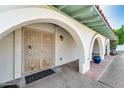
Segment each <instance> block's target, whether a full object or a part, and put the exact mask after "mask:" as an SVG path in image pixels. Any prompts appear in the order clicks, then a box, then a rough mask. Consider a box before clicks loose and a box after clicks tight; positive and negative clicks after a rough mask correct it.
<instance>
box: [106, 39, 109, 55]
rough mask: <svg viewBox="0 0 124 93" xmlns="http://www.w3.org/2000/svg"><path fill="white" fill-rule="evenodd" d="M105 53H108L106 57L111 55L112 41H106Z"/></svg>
mask: <svg viewBox="0 0 124 93" xmlns="http://www.w3.org/2000/svg"><path fill="white" fill-rule="evenodd" d="M105 53H106V55H110V54H109V53H110V40H108V39H107V40H106V41H105Z"/></svg>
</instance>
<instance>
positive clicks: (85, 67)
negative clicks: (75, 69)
mask: <svg viewBox="0 0 124 93" xmlns="http://www.w3.org/2000/svg"><path fill="white" fill-rule="evenodd" d="M89 69H90V61H87V62H83V61H81V60H80V61H79V72H80V73H82V74H84V73H85V72H87V71H88V70H89Z"/></svg>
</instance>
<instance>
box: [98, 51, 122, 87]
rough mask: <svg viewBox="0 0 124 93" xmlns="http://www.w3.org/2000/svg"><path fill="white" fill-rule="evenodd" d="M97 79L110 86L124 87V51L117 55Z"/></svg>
mask: <svg viewBox="0 0 124 93" xmlns="http://www.w3.org/2000/svg"><path fill="white" fill-rule="evenodd" d="M98 81H99V82H101V83H103V84H106V85H108V86H110V87H115V88H119V87H121V88H124V52H121V53H119V54H118V55H117V57H116V58H115V59H114V60H113V62H112V63H111V64H110V66H109V67H108V68H107V69H106V71H105V72H104V73H103V75H102V76H101V77H100V78H99V80H98Z"/></svg>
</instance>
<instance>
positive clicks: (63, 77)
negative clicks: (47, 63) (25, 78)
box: [25, 62, 108, 88]
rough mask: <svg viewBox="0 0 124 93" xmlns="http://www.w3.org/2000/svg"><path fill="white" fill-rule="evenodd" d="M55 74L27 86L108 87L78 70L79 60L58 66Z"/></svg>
mask: <svg viewBox="0 0 124 93" xmlns="http://www.w3.org/2000/svg"><path fill="white" fill-rule="evenodd" d="M54 71H55V72H56V73H55V74H53V75H50V76H48V77H45V78H43V79H40V80H37V81H35V82H33V83H30V84H28V85H26V86H25V87H27V88H105V87H108V86H106V85H104V84H101V83H99V82H97V81H95V80H92V79H89V78H87V77H86V76H85V75H83V74H81V73H79V72H78V62H72V63H69V64H66V65H63V66H60V67H57V68H54Z"/></svg>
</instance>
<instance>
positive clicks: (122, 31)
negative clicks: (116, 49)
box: [113, 25, 124, 45]
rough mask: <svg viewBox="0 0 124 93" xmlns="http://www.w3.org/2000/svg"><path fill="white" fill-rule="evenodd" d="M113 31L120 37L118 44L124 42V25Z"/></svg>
mask: <svg viewBox="0 0 124 93" xmlns="http://www.w3.org/2000/svg"><path fill="white" fill-rule="evenodd" d="M113 32H114V33H115V34H116V35H117V37H118V44H119V45H122V44H124V25H122V27H120V28H119V29H114V30H113Z"/></svg>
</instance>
